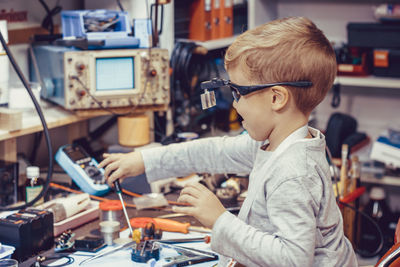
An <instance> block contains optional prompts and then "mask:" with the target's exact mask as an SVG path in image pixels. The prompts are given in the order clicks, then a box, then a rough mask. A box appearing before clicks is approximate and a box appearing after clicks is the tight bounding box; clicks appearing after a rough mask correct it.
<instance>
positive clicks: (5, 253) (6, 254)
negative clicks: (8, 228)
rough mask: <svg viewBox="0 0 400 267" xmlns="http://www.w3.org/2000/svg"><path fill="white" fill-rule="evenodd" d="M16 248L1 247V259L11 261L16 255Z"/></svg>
mask: <svg viewBox="0 0 400 267" xmlns="http://www.w3.org/2000/svg"><path fill="white" fill-rule="evenodd" d="M14 250H15V248H14V247H13V246H7V245H3V244H1V245H0V259H10V258H11V255H12V254H13V253H14Z"/></svg>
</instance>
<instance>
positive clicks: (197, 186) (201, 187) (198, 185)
mask: <svg viewBox="0 0 400 267" xmlns="http://www.w3.org/2000/svg"><path fill="white" fill-rule="evenodd" d="M190 186H191V187H193V188H195V189H197V190H198V191H200V192H202V191H204V190H208V188H207V187H205V186H204V185H202V184H201V183H199V182H196V183H190Z"/></svg>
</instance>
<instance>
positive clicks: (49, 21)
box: [39, 0, 62, 35]
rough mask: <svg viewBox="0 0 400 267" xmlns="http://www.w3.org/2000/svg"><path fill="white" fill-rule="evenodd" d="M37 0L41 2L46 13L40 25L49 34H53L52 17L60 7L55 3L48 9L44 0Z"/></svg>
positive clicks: (59, 10) (58, 11)
mask: <svg viewBox="0 0 400 267" xmlns="http://www.w3.org/2000/svg"><path fill="white" fill-rule="evenodd" d="M39 2H40V3H41V4H42V6H43V7H44V9H45V10H46V13H47V15H46V17H45V18H44V19H43V21H42V27H43V28H45V29H46V30H48V31H49V32H50V34H51V35H53V34H54V22H53V17H54V16H55V15H57V14H58V13H60V12H61V10H62V7H61V6H59V4H58V3H57V4H56V6H55V7H54V8H52V9H50V8H49V6H48V5H47V4H46V2H45V1H44V0H39Z"/></svg>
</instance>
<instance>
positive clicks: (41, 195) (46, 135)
mask: <svg viewBox="0 0 400 267" xmlns="http://www.w3.org/2000/svg"><path fill="white" fill-rule="evenodd" d="M0 42H1V44H2V45H3V48H4V50H5V51H6V54H7V56H8V58H9V60H10V62H11V65H12V66H13V68H14V69H15V71H16V72H17V74H18V77H19V78H20V80H21V82H22V83H23V84H24V86H25V88H26V90H27V91H28V94H29V96H30V97H31V99H32V102H33V104H34V105H35V108H36V111H37V113H38V115H39V118H40V121H41V122H42V125H43V132H44V136H45V139H46V144H47V152H48V155H49V168H48V172H47V179H46V182H45V184H44V186H43V188H42V190H41V191H40V193H39V194H38V195H37V196H36V197H35V198H34V199H32V200H31V201H29V202H28V203H26V204H23V205H19V206H14V207H8V208H4V207H0V211H5V210H19V209H24V208H27V207H29V206H31V205H33V204H34V203H35V202H36V201H38V200H39V199H40V198H42V197H43V196H44V195H45V194H46V192H47V190H48V189H49V184H50V180H51V176H52V174H53V151H52V146H51V139H50V134H49V129H48V128H47V123H46V120H45V118H44V116H43V112H42V109H41V107H40V105H39V103H38V102H37V100H36V98H35V95H34V94H33V92H32V89H31V87H30V85H29V83H28V81H27V80H26V78H25V76H24V74H23V73H22V71H21V69H20V68H19V66H18V64H17V62H16V61H15V59H14V56H13V55H12V53H11V51H10V49H9V47H8V45H7V43H6V41H5V40H4V37H3V34H2V33H1V32H0Z"/></svg>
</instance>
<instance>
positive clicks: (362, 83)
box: [335, 75, 400, 89]
mask: <svg viewBox="0 0 400 267" xmlns="http://www.w3.org/2000/svg"><path fill="white" fill-rule="evenodd" d="M336 83H340V84H341V85H343V86H356V87H374V88H391V89H400V78H385V77H376V76H372V75H371V76H366V77H352V76H338V77H336V79H335V84H336Z"/></svg>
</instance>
